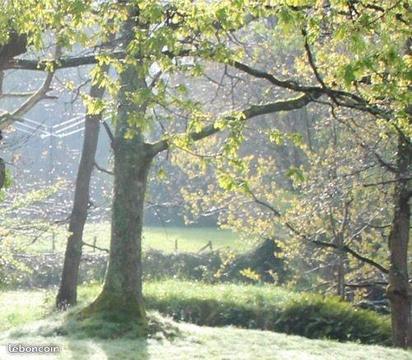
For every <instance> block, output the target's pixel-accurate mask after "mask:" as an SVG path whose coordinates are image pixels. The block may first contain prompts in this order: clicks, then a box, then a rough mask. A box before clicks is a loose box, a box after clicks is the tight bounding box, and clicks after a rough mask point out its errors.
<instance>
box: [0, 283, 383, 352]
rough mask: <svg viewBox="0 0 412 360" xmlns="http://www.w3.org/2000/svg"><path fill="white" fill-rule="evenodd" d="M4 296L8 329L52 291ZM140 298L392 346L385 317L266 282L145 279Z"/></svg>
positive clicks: (208, 315)
mask: <svg viewBox="0 0 412 360" xmlns="http://www.w3.org/2000/svg"><path fill="white" fill-rule="evenodd" d="M99 291H100V285H98V284H90V285H87V286H81V287H80V288H79V302H80V304H81V305H85V304H87V303H89V302H90V301H91V300H92V299H93V298H94V297H95V296H96V295H97V294H98V292H99ZM8 294H10V296H12V297H14V301H12V302H10V301H9V303H8V304H9V305H8V307H5V306H3V308H0V310H1V314H0V322H1V323H2V324H3V325H2V327H1V328H0V330H5V329H6V328H7V327H6V325H4V324H5V323H8V319H11V320H12V322H11V323H10V324H9V325H8V327H11V326H16V325H19V324H20V323H22V322H24V317H25V316H28V317H29V320H35V319H39V318H41V317H42V316H44V314H46V313H47V311H50V309H52V306H53V299H54V294H53V292H52V291H49V292H44V293H43V294H44V295H43V299H45V300H43V302H42V304H43V305H42V306H36V305H34V304H35V302H34V303H33V305H31V306H32V308H31V309H26V308H25V307H24V306H23V305H22V304H20V303H19V301H23V302H24V301H25V300H24V299H25V297H26V296H27V295H25V294H27V293H24V292H21V294H22V296H19V294H20V293H19V292H13V293H8ZM13 294H14V295H13ZM34 294H35V296H37V297H39V296H40V295H39V294H38V293H34ZM10 296H9V295H7V296H6V298H10ZM144 296H145V302H146V307H147V308H148V309H150V310H155V311H159V312H161V313H162V314H164V315H167V316H171V317H173V318H174V319H175V320H183V321H187V322H192V323H196V324H198V325H205V326H226V325H234V326H238V327H243V328H254V329H264V330H271V331H276V332H282V333H288V334H294V335H303V336H306V337H308V338H318V339H322V338H328V339H336V340H339V341H360V342H362V343H365V344H380V345H383V344H385V345H388V344H390V325H389V319H388V317H387V316H381V315H378V314H376V313H374V312H371V311H366V310H357V309H354V308H353V307H352V306H351V305H350V304H349V303H346V302H342V301H340V300H339V299H338V298H335V297H322V296H320V295H317V294H310V293H298V292H291V291H289V290H287V289H284V288H279V287H274V286H269V285H262V286H256V285H240V284H239V285H238V284H217V285H210V284H203V283H199V282H190V281H178V280H165V281H154V282H146V283H145V286H144ZM20 299H21V300H20ZM37 300H39V299H37ZM38 302H39V301H38ZM18 308H23V309H24V312H23V313H22V314H19V315H18V316H16V317H15V315H14V314H16V313H18V311H17V309H18Z"/></svg>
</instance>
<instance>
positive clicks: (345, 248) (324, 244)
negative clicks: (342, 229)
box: [249, 191, 389, 274]
mask: <svg viewBox="0 0 412 360" xmlns="http://www.w3.org/2000/svg"><path fill="white" fill-rule="evenodd" d="M249 194H250V195H251V196H252V197H253V199H254V200H255V201H256V203H258V204H260V205H262V206H264V207H266V208H267V209H269V210H270V211H272V212H273V214H274V215H275V216H276V217H279V218H280V217H282V215H281V213H280V212H279V211H278V210H277V209H275V208H274V207H273V206H272V205H270V204H268V203H267V202H265V201H262V200H260V199H258V198H257V197H256V196H255V194H253V193H252V192H251V191H249ZM283 225H284V226H286V227H287V228H288V229H289V230H290V231H292V232H293V233H294V234H295V235H297V236H299V237H301V238H302V239H304V240H305V241H307V242H309V243H312V244H315V245H318V246H321V247H323V248H332V249H334V250H339V251H344V252H346V253H348V254H351V255H352V256H353V257H355V258H356V259H358V260H360V261H362V262H364V263H367V264H369V265H372V266H373V267H375V268H377V269H378V270H380V271H381V272H383V273H384V274H388V273H389V270H388V269H386V268H385V267H383V266H382V265H381V264H379V263H377V262H376V261H374V260H372V259H370V258H367V257H365V256H363V255H361V254H359V253H358V252H356V251H355V250H353V249H351V248H350V247H349V246H347V245H344V246H339V245H336V244H333V243H329V242H326V241H320V240H314V239H311V238H309V237H308V236H307V235H305V234H302V233H301V232H300V231H299V230H297V229H296V228H295V227H294V226H293V225H292V224H291V223H289V222H284V223H283Z"/></svg>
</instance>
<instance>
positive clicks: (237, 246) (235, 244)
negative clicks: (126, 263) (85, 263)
mask: <svg viewBox="0 0 412 360" xmlns="http://www.w3.org/2000/svg"><path fill="white" fill-rule="evenodd" d="M67 236H68V232H67V231H66V230H65V228H64V227H59V228H56V229H55V231H54V235H53V233H52V232H51V231H48V232H46V233H45V234H44V235H42V236H40V237H38V238H37V239H36V240H35V241H34V242H33V239H32V238H27V237H19V238H17V239H16V240H17V241H16V243H15V245H16V246H17V247H20V248H21V249H22V250H23V251H25V252H28V253H49V252H53V251H56V252H60V251H64V249H65V244H66V241H67ZM53 237H54V241H53ZM84 242H86V243H87V244H91V245H93V244H95V245H96V246H98V247H100V248H104V249H108V248H109V243H110V223H109V222H101V223H90V224H86V226H85V230H84ZM209 242H211V243H212V248H213V249H214V250H218V249H222V248H229V249H231V250H233V251H236V252H243V251H245V250H248V249H249V248H250V247H251V246H252V245H253V243H254V242H253V241H251V240H249V241H248V240H245V239H241V238H240V237H239V236H238V235H237V234H235V233H233V232H232V231H230V230H220V229H217V228H214V227H203V228H196V227H154V226H146V227H144V229H143V240H142V246H143V249H149V248H152V249H157V250H162V251H165V252H173V251H175V250H176V249H177V250H178V251H182V252H198V251H199V250H201V249H202V248H203V247H205V246H206V245H207V244H208V243H209ZM53 243H54V245H53ZM84 251H85V252H92V251H93V248H91V247H88V246H85V247H84Z"/></svg>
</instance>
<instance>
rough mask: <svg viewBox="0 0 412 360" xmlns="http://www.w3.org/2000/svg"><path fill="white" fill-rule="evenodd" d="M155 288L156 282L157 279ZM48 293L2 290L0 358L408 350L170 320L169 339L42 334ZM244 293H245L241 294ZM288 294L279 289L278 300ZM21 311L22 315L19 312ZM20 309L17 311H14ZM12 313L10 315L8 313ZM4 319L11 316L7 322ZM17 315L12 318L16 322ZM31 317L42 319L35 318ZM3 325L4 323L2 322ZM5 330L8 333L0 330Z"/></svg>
mask: <svg viewBox="0 0 412 360" xmlns="http://www.w3.org/2000/svg"><path fill="white" fill-rule="evenodd" d="M154 286H156V287H158V286H160V284H159V283H157V284H155V285H154ZM97 290H98V288H97V286H89V287H82V288H81V289H80V295H81V299H82V301H83V302H84V301H85V300H86V299H87V300H89V299H90V297H91V296H93V295H94V294H95V293H96V291H97ZM51 295H52V293H51V292H44V291H37V290H36V291H30V292H28V291H26V292H23V291H20V292H16V291H12V292H3V293H2V294H1V297H0V324H2V328H1V330H2V332H1V333H0V359H1V360H9V359H11V360H13V359H26V358H30V359H34V360H39V359H47V360H49V359H73V360H89V359H91V360H146V359H147V360H148V359H153V360H166V359H167V360H169V359H179V360H189V359H190V360H192V359H208V360H209V359H227V360H231V359H236V360H237V359H244V360H247V359H251V360H252V359H253V360H254V359H262V360H265V359H273V360H277V359H279V360H283V359H285V360H286V359H287V360H290V359H291V360H302V359H303V360H305V359H309V360H317V359H326V360H346V359H351V360H352V359H353V360H363V359H364V360H369V359H371V358H372V359H379V360H392V359H394V360H395V359H396V360H408V359H412V353H411V352H407V351H403V350H395V349H390V348H384V347H380V346H369V345H359V344H355V343H338V342H334V341H329V340H309V339H306V338H302V337H299V336H291V335H285V334H277V333H274V332H268V331H259V330H245V329H236V328H231V327H224V328H211V327H202V326H196V325H193V324H187V323H178V324H177V323H173V322H172V321H171V320H167V323H168V324H172V325H173V326H174V327H176V328H177V329H178V330H179V335H178V336H176V337H174V338H168V337H164V336H161V335H159V336H156V335H155V336H153V337H151V338H149V339H130V338H117V339H98V338H86V337H82V335H81V334H80V335H79V334H71V335H69V336H56V335H50V332H49V335H50V336H45V335H46V334H47V333H48V331H49V330H50V329H53V328H56V327H59V326H62V325H63V324H64V323H65V315H62V314H56V313H53V314H50V305H51V302H52V297H51ZM244 296H246V295H244ZM287 296H288V295H287V294H286V293H282V292H279V299H280V300H282V299H283V300H284V301H286V300H287ZM22 309H24V312H23V313H21V310H22ZM18 313H20V315H17V314H18ZM13 315H14V316H13ZM7 319H14V320H13V321H12V322H11V323H9V322H7V321H8V320H7ZM16 319H17V320H16ZM36 319H42V320H38V321H35V320H36ZM4 324H6V325H4ZM6 329H9V331H4V330H6ZM10 343H12V344H29V345H39V344H53V345H58V346H60V347H61V352H60V353H59V354H57V355H55V356H54V355H46V356H44V355H43V356H41V355H26V356H25V355H20V356H18V355H15V354H8V353H7V344H10Z"/></svg>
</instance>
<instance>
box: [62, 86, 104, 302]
mask: <svg viewBox="0 0 412 360" xmlns="http://www.w3.org/2000/svg"><path fill="white" fill-rule="evenodd" d="M103 94H104V89H103V88H99V87H98V86H92V88H91V89H90V96H91V97H93V98H101V97H102V96H103ZM100 121H101V115H87V116H86V122H85V131H84V142H83V150H82V155H81V159H80V165H79V170H78V173H77V179H76V188H75V193H74V202H73V209H72V213H71V215H70V224H69V233H70V235H69V238H68V240H67V245H66V253H65V256H64V265H63V273H62V278H61V282H60V288H59V292H58V294H57V297H56V306H57V308H58V309H66V308H67V307H68V306H72V305H75V304H76V302H77V280H78V274H79V266H80V259H81V256H82V241H83V229H84V224H85V223H86V219H87V209H88V206H89V187H90V178H91V175H92V171H93V167H94V162H95V155H96V149H97V142H98V139H99V128H100Z"/></svg>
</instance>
